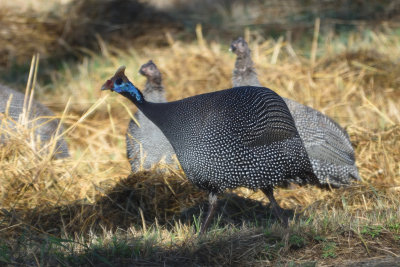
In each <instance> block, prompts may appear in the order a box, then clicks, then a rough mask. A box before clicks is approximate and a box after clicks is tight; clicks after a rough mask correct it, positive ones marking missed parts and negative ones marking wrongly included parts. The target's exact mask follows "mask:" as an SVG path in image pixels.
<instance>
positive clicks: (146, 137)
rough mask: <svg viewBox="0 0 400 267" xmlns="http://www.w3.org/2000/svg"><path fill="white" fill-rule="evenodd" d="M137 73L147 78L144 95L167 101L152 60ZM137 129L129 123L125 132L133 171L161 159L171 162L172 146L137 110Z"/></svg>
mask: <svg viewBox="0 0 400 267" xmlns="http://www.w3.org/2000/svg"><path fill="white" fill-rule="evenodd" d="M139 73H140V74H142V75H144V76H146V77H147V82H146V87H145V89H144V90H143V94H144V95H145V97H146V99H147V100H149V101H151V102H156V103H159V102H166V101H167V99H166V98H165V90H164V87H163V85H162V77H161V73H160V71H159V70H158V68H157V66H156V65H155V64H154V63H153V61H151V60H150V61H149V62H147V63H146V64H144V65H142V66H141V68H140V70H139ZM135 118H136V120H137V121H138V122H139V125H140V127H139V126H138V125H137V124H136V123H135V122H134V121H133V120H130V122H129V126H128V130H127V133H126V151H127V156H128V160H129V163H130V164H131V168H132V171H133V172H135V171H137V170H138V169H140V167H142V168H144V169H149V168H151V167H152V166H153V165H154V164H156V163H158V162H160V160H162V159H163V158H164V159H165V163H167V164H171V163H173V162H174V161H173V158H172V156H173V155H174V154H175V152H174V150H173V148H172V146H171V144H170V143H169V141H168V140H167V138H166V137H165V135H164V134H163V133H162V132H161V130H160V129H159V128H158V127H157V126H156V125H154V123H153V122H152V121H150V120H149V119H148V118H147V117H146V116H145V115H144V114H143V113H142V112H141V111H140V110H139V111H138V112H137V113H136V114H135Z"/></svg>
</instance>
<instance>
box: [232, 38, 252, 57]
mask: <svg viewBox="0 0 400 267" xmlns="http://www.w3.org/2000/svg"><path fill="white" fill-rule="evenodd" d="M229 50H230V51H231V52H233V53H235V54H236V55H242V54H245V53H246V52H249V51H250V50H249V46H248V45H247V42H246V41H245V40H244V39H243V38H242V37H239V38H238V39H236V40H235V41H233V42H232V43H231V47H230V48H229Z"/></svg>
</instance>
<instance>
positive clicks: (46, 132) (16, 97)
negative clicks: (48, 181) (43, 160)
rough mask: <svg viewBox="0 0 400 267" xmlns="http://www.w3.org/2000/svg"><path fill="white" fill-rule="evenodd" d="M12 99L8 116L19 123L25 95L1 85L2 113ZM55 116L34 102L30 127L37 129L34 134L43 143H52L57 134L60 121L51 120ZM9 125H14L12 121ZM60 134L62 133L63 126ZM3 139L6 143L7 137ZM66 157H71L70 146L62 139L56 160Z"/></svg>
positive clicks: (0, 104)
mask: <svg viewBox="0 0 400 267" xmlns="http://www.w3.org/2000/svg"><path fill="white" fill-rule="evenodd" d="M10 97H12V98H11V102H10V105H9V109H8V115H9V116H10V118H12V120H14V121H18V118H19V116H20V114H21V113H22V112H23V106H24V98H25V95H24V94H22V93H20V92H17V91H15V90H13V89H11V88H9V87H7V86H4V85H1V84H0V113H5V112H6V108H7V103H8V101H9V99H10ZM54 116H55V115H54V113H53V112H52V111H50V109H48V108H47V107H45V106H44V105H42V104H41V103H39V102H37V101H35V100H33V102H32V106H31V110H30V112H29V116H28V120H29V121H30V124H29V127H30V128H31V127H32V128H33V127H35V131H34V132H35V134H36V135H38V136H40V140H41V142H43V143H46V142H48V141H50V139H51V138H52V137H53V136H55V134H56V131H57V127H58V124H59V120H58V119H54V118H51V117H54ZM8 123H9V125H12V122H11V121H9V122H8ZM60 132H62V127H61V126H60ZM2 138H3V141H4V138H5V136H2ZM65 157H69V152H68V145H67V143H66V142H65V140H64V139H62V138H60V139H58V140H57V142H56V148H55V152H54V158H56V159H60V158H65Z"/></svg>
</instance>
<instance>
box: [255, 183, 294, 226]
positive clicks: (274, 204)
mask: <svg viewBox="0 0 400 267" xmlns="http://www.w3.org/2000/svg"><path fill="white" fill-rule="evenodd" d="M261 190H262V191H263V193H264V194H265V195H266V196H267V197H268V199H269V202H270V203H271V207H272V212H273V213H274V215H275V216H276V217H278V218H279V220H280V221H281V222H282V224H283V226H284V227H288V225H289V219H288V217H287V216H286V215H285V214H284V210H283V209H282V208H281V207H280V206H279V204H278V202H276V199H275V197H274V189H273V188H272V187H267V188H263V189H261Z"/></svg>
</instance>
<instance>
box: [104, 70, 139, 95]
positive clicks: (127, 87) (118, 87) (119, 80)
mask: <svg viewBox="0 0 400 267" xmlns="http://www.w3.org/2000/svg"><path fill="white" fill-rule="evenodd" d="M101 90H111V91H115V92H117V93H119V94H121V95H123V96H125V97H127V98H129V99H131V100H132V101H134V102H138V103H142V102H143V101H144V99H143V95H142V93H141V92H140V91H139V89H137V88H136V87H135V86H134V85H133V84H132V83H131V82H130V81H129V79H128V77H126V75H125V66H121V67H119V68H118V70H117V71H116V72H115V74H114V76H113V77H111V78H110V79H109V80H107V81H106V82H105V83H104V84H103V86H102V87H101Z"/></svg>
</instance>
